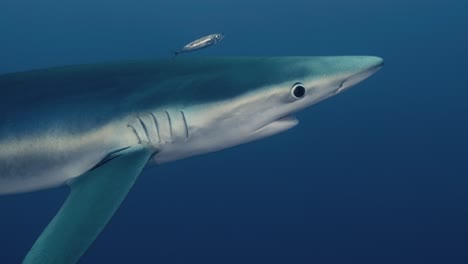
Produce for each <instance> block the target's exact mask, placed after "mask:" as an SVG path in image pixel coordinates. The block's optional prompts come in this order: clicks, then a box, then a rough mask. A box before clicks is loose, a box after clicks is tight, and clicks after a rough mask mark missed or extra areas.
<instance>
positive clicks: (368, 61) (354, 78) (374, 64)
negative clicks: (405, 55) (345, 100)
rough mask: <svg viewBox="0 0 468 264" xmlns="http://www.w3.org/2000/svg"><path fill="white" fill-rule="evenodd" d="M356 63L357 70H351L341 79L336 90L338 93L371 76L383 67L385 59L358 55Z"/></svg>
mask: <svg viewBox="0 0 468 264" xmlns="http://www.w3.org/2000/svg"><path fill="white" fill-rule="evenodd" d="M354 63H355V66H354V69H355V70H354V71H351V72H349V73H348V74H347V76H346V77H345V78H344V79H343V80H341V81H340V83H339V85H338V87H337V89H336V91H335V93H336V94H337V93H340V92H343V91H344V90H346V89H348V88H350V87H352V86H354V85H356V84H358V83H360V82H362V81H364V80H365V79H367V78H369V77H370V76H371V75H373V74H374V73H376V72H377V71H378V70H380V69H381V68H382V67H383V65H384V60H383V59H382V58H380V57H374V56H365V57H356V61H355V62H354Z"/></svg>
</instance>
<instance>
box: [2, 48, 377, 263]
mask: <svg viewBox="0 0 468 264" xmlns="http://www.w3.org/2000/svg"><path fill="white" fill-rule="evenodd" d="M381 66H382V60H381V59H380V58H376V57H273V58H194V59H181V60H156V61H145V62H126V63H114V64H98V65H83V66H69V67H61V68H52V69H45V70H35V71H29V72H23V73H12V74H6V75H2V76H0V89H1V91H2V97H1V98H0V120H1V121H0V194H10V193H19V192H27V191H34V190H40V189H46V188H51V187H56V186H60V185H64V184H69V185H70V186H71V187H72V195H70V198H69V200H68V201H67V203H66V204H65V205H64V207H63V208H62V211H61V212H60V213H59V214H58V215H57V217H56V219H54V221H53V222H52V223H51V225H50V226H49V227H48V229H46V231H45V232H44V233H45V234H43V235H42V236H41V238H40V239H39V240H38V242H37V243H36V245H35V246H34V247H33V249H32V250H31V252H30V253H29V255H28V257H27V258H26V260H25V263H60V262H61V261H62V262H63V261H70V262H74V261H76V260H77V259H78V258H79V256H81V254H82V253H83V252H84V250H86V248H87V246H89V244H90V243H91V242H92V241H93V240H94V238H95V237H96V236H97V234H98V233H99V231H100V230H101V229H102V228H103V227H104V226H105V224H106V223H107V221H108V220H109V219H110V216H112V214H113V212H114V211H115V209H117V207H118V204H119V202H118V201H121V200H122V199H123V197H124V196H125V194H126V191H122V193H120V192H119V193H117V194H115V197H116V198H115V200H116V202H114V198H112V199H111V198H109V197H112V196H111V195H109V197H107V196H106V198H108V199H109V205H106V203H105V202H102V205H99V206H100V208H98V209H96V210H98V211H99V212H105V211H106V210H109V212H108V213H106V214H104V213H103V220H99V219H94V218H92V219H93V221H95V222H96V224H95V225H96V226H98V227H96V228H97V229H96V230H94V229H93V228H92V227H90V226H92V225H89V223H87V222H86V221H89V218H87V217H86V215H87V214H91V213H90V209H89V208H88V207H86V208H84V209H83V208H82V204H86V203H90V202H91V203H93V201H92V200H94V199H101V198H99V196H100V195H102V193H105V192H106V191H107V190H102V188H108V187H102V186H106V184H104V183H95V182H94V181H95V180H94V179H95V178H99V176H96V175H101V174H103V175H107V174H113V173H116V174H119V175H120V174H121V176H122V178H121V180H118V179H119V178H112V177H110V176H109V177H110V178H109V180H110V182H120V181H122V186H126V188H127V189H129V188H130V187H131V184H132V183H133V181H130V180H128V179H129V178H130V177H127V174H129V175H132V176H134V177H136V176H138V174H139V171H140V170H141V169H142V168H143V167H144V166H146V165H147V164H160V163H164V162H168V161H173V160H177V159H181V158H185V157H189V156H193V155H198V154H203V153H207V152H212V151H217V150H221V149H224V148H227V147H231V146H235V145H239V144H242V143H246V142H249V141H252V140H256V139H259V138H263V137H267V136H270V135H272V134H276V133H279V132H281V131H284V130H287V129H289V128H291V127H293V126H294V125H296V124H297V120H296V119H295V118H293V117H292V116H291V113H293V112H296V111H299V110H301V109H303V108H305V107H307V106H310V105H313V104H315V103H317V102H320V101H322V100H324V99H326V98H328V97H330V96H333V95H335V94H337V93H339V92H341V91H343V90H345V89H346V88H348V87H350V86H352V85H354V84H356V83H357V82H359V81H361V80H363V79H365V78H367V77H368V76H370V75H371V74H373V73H374V72H375V71H377V70H378V69H379V68H380V67H381ZM298 83H299V84H298ZM135 153H136V154H135ZM133 164H137V165H135V168H133ZM124 165H125V166H124ZM119 166H124V167H122V168H121V169H119V170H117V169H116V168H117V167H119ZM127 169H128V170H132V169H134V170H135V171H130V172H127V171H126V170H127ZM81 179H84V180H81ZM102 179H105V177H104V176H103V177H102ZM127 181H128V182H127ZM75 182H78V183H76V184H75ZM81 182H85V183H84V184H81ZM74 186H78V187H76V188H75V187H74ZM83 186H86V187H83ZM89 186H91V187H89ZM119 186H120V185H119ZM74 189H77V190H78V191H76V193H79V192H85V194H82V193H80V194H79V195H78V194H76V195H75V196H74V195H73V190H74ZM89 189H91V190H93V193H92V195H90V196H89V197H88V196H86V193H87V192H88V190H89ZM119 189H120V187H113V188H112V191H115V190H119ZM123 189H125V188H123ZM127 189H125V190H127ZM88 193H89V192H88ZM73 197H75V198H73ZM82 197H88V198H82ZM96 197H98V198H96ZM94 202H96V203H99V201H94ZM101 207H102V208H101ZM103 208H104V209H103ZM108 208H111V209H108ZM67 210H68V211H67ZM81 210H83V212H82V213H80V217H82V218H80V217H78V218H77V217H76V216H74V218H73V219H74V221H78V224H76V223H75V225H73V226H71V227H70V226H67V225H71V224H70V223H68V222H69V221H68V222H67V221H66V220H63V219H69V218H68V217H71V216H70V214H76V212H81ZM67 212H68V213H67ZM70 212H71V213H70ZM81 215H84V216H81ZM61 219H62V220H61ZM65 222H67V223H65ZM83 222H86V223H87V224H86V227H83V229H86V228H90V231H89V232H90V235H88V236H89V238H87V239H85V240H87V242H86V243H84V242H83V241H82V240H79V241H75V242H76V244H73V243H72V242H70V243H71V244H72V245H68V246H66V242H67V241H70V240H73V239H75V238H74V237H72V238H73V239H71V238H70V237H68V238H63V237H62V236H63V234H62V233H63V232H59V231H58V230H60V227H61V225H63V227H61V228H62V229H64V230H65V229H69V228H76V229H77V230H78V231H77V232H80V236H83V237H86V235H83V234H85V233H86V232H85V231H83V230H81V229H80V228H79V227H76V226H77V225H78V226H79V224H81V223H83ZM91 234H92V235H91ZM70 236H71V235H70ZM51 237H54V238H53V239H52V238H51ZM59 240H60V241H61V242H60V243H62V244H63V243H65V246H66V247H65V246H64V247H65V248H66V250H65V251H72V252H74V253H73V254H71V253H66V254H65V253H61V251H60V250H58V249H56V250H52V252H49V251H48V250H50V248H51V247H55V246H56V244H57V243H59ZM62 240H64V241H65V242H64V241H62ZM70 248H72V249H70ZM74 248H75V249H74ZM62 251H63V250H62ZM38 252H39V253H38ZM44 252H47V253H44ZM70 256H71V257H70ZM37 259H40V261H43V262H39V261H38V260H37ZM54 261H56V262H54Z"/></svg>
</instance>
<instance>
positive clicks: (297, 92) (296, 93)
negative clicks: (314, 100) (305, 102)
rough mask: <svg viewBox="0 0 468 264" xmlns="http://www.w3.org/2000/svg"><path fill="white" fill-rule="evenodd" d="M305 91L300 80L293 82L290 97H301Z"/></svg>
mask: <svg viewBox="0 0 468 264" xmlns="http://www.w3.org/2000/svg"><path fill="white" fill-rule="evenodd" d="M305 92H306V90H305V88H304V85H302V83H300V82H297V83H295V84H294V85H293V87H292V89H291V95H292V97H294V99H301V98H302V97H304V95H305Z"/></svg>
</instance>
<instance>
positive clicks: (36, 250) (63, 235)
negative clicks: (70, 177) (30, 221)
mask: <svg viewBox="0 0 468 264" xmlns="http://www.w3.org/2000/svg"><path fill="white" fill-rule="evenodd" d="M152 154H154V149H150V148H147V147H145V146H143V145H139V146H136V147H131V148H128V149H124V150H122V151H120V152H119V155H118V156H117V157H115V158H112V159H110V160H108V161H107V162H105V163H103V164H101V165H100V166H97V167H95V168H93V169H92V170H90V171H89V172H87V173H86V174H84V175H82V176H80V177H78V178H77V179H76V180H74V181H73V182H71V183H70V184H69V186H70V189H71V191H70V194H69V196H68V198H67V200H66V201H65V203H64V204H63V206H62V208H61V209H60V211H59V212H58V213H57V215H56V216H55V217H54V218H53V219H52V221H51V222H50V223H49V225H48V226H47V227H46V229H45V230H44V231H43V232H42V234H41V236H40V237H39V238H38V239H37V241H36V243H35V244H34V245H33V247H32V248H31V250H30V251H29V253H28V254H27V256H26V258H25V259H24V261H23V263H25V264H32V263H34V264H38V263H41V264H43V263H47V264H52V263H53V264H55V263H57V264H71V263H76V262H77V261H78V260H79V258H80V257H81V256H82V255H83V254H84V253H85V252H86V250H87V249H88V247H89V246H90V245H91V244H92V243H93V242H94V240H95V239H96V237H97V236H98V235H99V233H100V232H101V231H102V230H103V229H104V227H105V226H106V224H107V223H108V222H109V220H110V219H111V218H112V215H113V214H114V213H115V211H116V210H117V208H118V207H119V206H120V204H121V203H122V201H123V200H124V199H125V196H126V195H127V193H128V191H129V190H130V189H131V187H132V186H133V184H134V183H135V181H136V179H137V178H138V175H139V174H140V172H141V170H142V169H143V168H144V166H145V164H146V163H147V161H148V159H149V158H150V157H151V155H152Z"/></svg>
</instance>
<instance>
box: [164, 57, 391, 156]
mask: <svg viewBox="0 0 468 264" xmlns="http://www.w3.org/2000/svg"><path fill="white" fill-rule="evenodd" d="M204 63H207V64H213V65H211V68H210V69H201V70H200V71H203V70H206V71H207V72H209V75H206V74H204V75H200V74H196V75H190V77H187V78H186V79H184V82H185V83H190V84H191V85H187V89H191V93H192V95H193V96H192V98H195V99H194V101H191V102H189V103H181V104H179V107H177V109H178V110H181V111H183V112H184V118H185V120H184V122H186V124H187V127H188V128H187V132H188V133H187V134H188V135H189V136H188V138H186V139H184V140H179V141H175V142H173V144H169V145H167V146H165V147H164V148H163V149H162V151H161V152H160V153H159V154H158V155H156V156H155V160H156V162H158V163H161V162H166V161H170V160H175V159H180V158H183V157H186V156H193V155H197V154H201V153H207V152H212V151H217V150H220V149H224V148H227V147H231V146H235V145H239V144H242V143H246V142H250V141H253V140H257V139H260V138H264V137H267V136H271V135H274V134H277V133H279V132H282V131H285V130H288V129H290V128H292V127H294V126H295V125H297V124H298V120H297V119H296V118H295V117H294V113H296V112H298V111H300V110H303V109H304V108H307V107H309V106H312V105H314V104H316V103H318V102H321V101H323V100H325V99H327V98H330V97H332V96H334V95H337V94H339V93H341V92H343V91H345V90H347V89H348V88H350V87H352V86H354V85H355V84H357V83H359V82H361V81H363V80H364V79H366V78H368V77H369V76H371V75H372V74H373V73H375V72H376V71H377V70H379V69H380V68H381V67H382V66H383V60H382V59H381V58H378V57H370V56H344V57H276V58H245V59H226V60H218V61H216V62H213V61H206V62H200V64H199V68H204V67H205V66H204ZM194 91H195V92H196V94H193V92H194ZM180 96H183V94H180ZM205 97H209V98H205ZM201 98H205V99H203V100H201Z"/></svg>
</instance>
